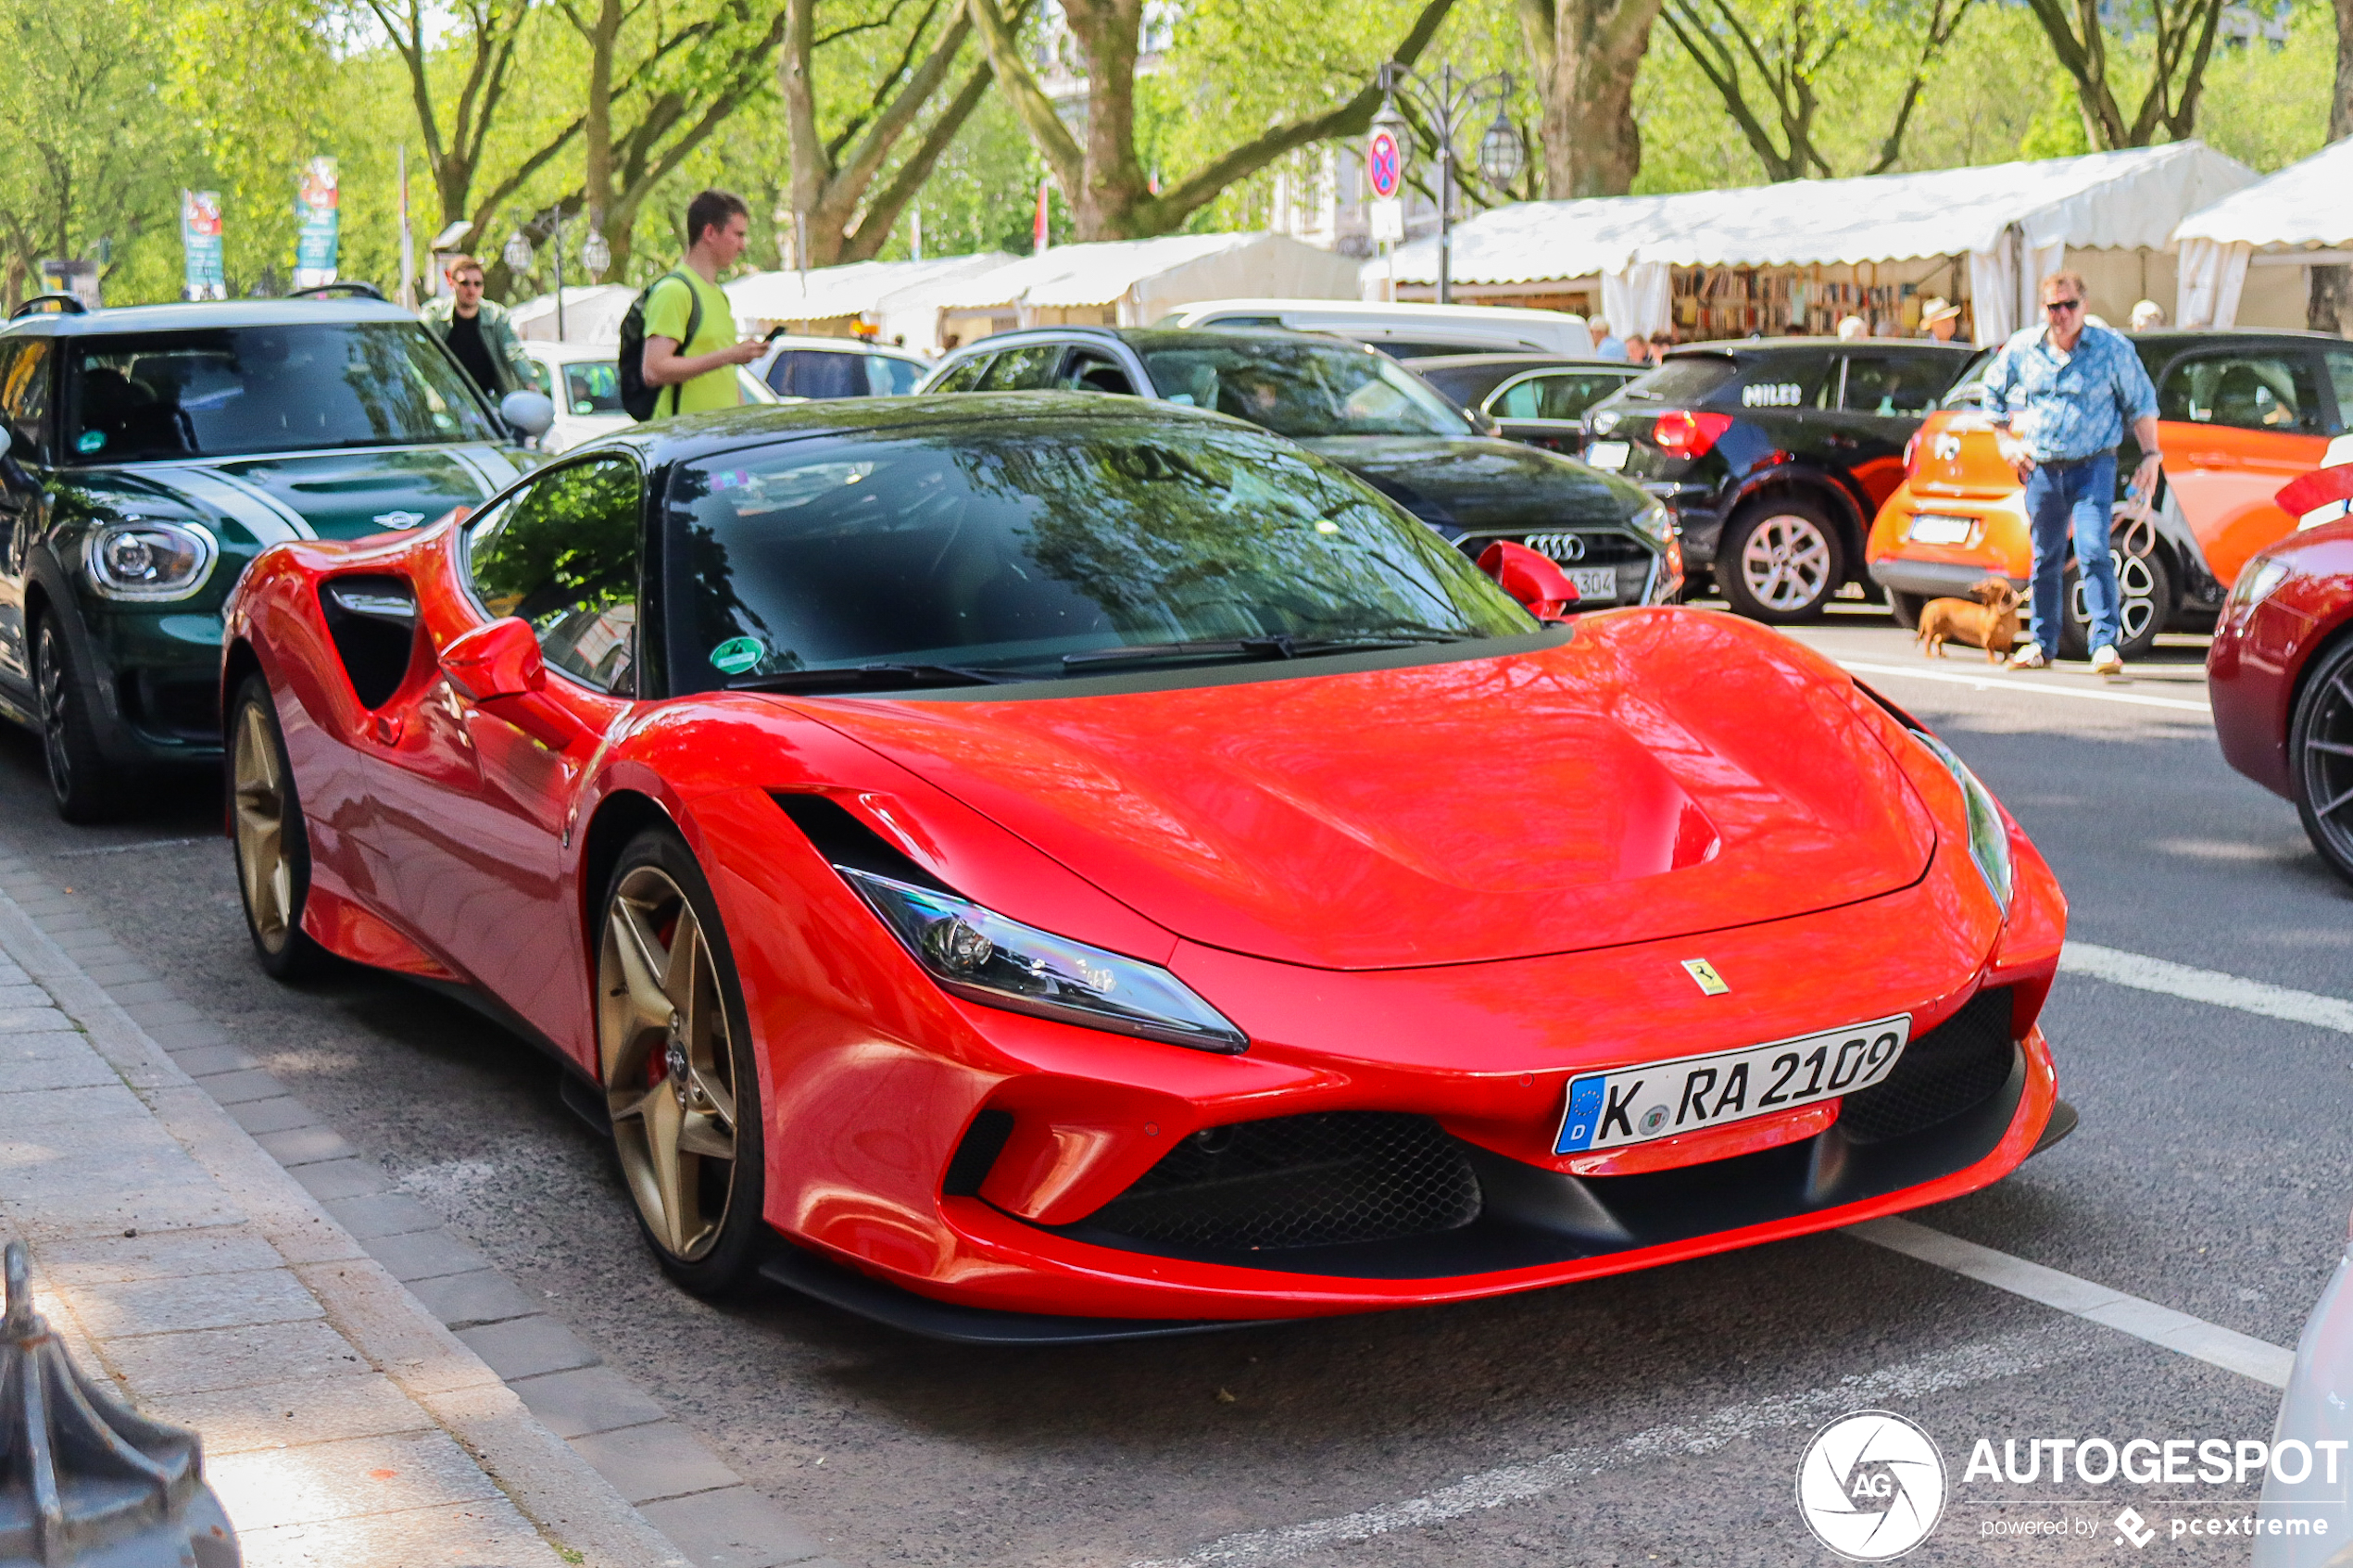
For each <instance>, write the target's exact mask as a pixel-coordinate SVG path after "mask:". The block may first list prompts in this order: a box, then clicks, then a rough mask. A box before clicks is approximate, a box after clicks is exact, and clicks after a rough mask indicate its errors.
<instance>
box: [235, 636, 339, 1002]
mask: <svg viewBox="0 0 2353 1568" xmlns="http://www.w3.org/2000/svg"><path fill="white" fill-rule="evenodd" d="M230 713H231V715H232V717H231V719H230V722H229V810H230V822H231V831H232V832H233V834H234V836H235V839H236V845H237V895H238V897H239V898H241V899H242V900H243V901H244V903H245V935H247V936H249V937H251V938H252V939H253V952H254V957H255V958H257V959H258V960H260V961H261V968H262V972H264V973H266V974H268V975H269V976H270V978H271V979H272V980H298V979H301V978H302V977H303V976H305V975H307V974H313V973H316V972H318V971H319V970H320V969H321V968H322V967H324V965H325V963H326V959H327V953H326V949H325V948H323V947H320V946H319V944H318V943H316V942H314V941H312V940H311V939H310V937H309V936H308V935H307V934H305V933H304V931H303V929H302V910H303V906H304V905H306V904H307V903H308V902H309V900H310V830H309V827H308V824H307V823H306V822H305V821H304V819H303V815H302V797H301V796H300V794H299V793H298V792H297V791H296V788H295V776H294V768H293V766H292V764H290V763H289V762H288V761H287V760H286V741H285V735H284V734H283V732H282V731H281V730H280V729H279V727H278V708H277V704H276V703H275V702H274V701H272V700H271V696H270V685H269V683H268V682H266V681H264V680H263V679H262V678H261V677H260V676H259V675H248V676H246V677H245V681H244V683H243V684H241V685H239V686H238V687H237V696H236V701H235V704H234V705H233V707H232V708H231V709H230Z"/></svg>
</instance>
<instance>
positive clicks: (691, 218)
mask: <svg viewBox="0 0 2353 1568" xmlns="http://www.w3.org/2000/svg"><path fill="white" fill-rule="evenodd" d="M750 231H751V210H750V208H749V207H745V206H744V202H743V198H742V197H741V196H737V195H734V194H730V193H728V192H725V191H705V192H704V193H703V194H700V195H698V196H697V197H696V198H695V199H694V200H693V201H691V202H688V203H687V204H686V240H687V244H686V257H685V260H684V262H683V264H682V265H681V266H680V267H679V269H678V271H677V273H675V274H673V275H671V276H668V277H665V278H663V279H661V281H659V282H656V283H655V284H654V287H653V293H652V294H651V295H649V296H648V298H647V300H646V358H645V362H644V370H645V377H646V384H647V385H648V386H653V387H662V388H665V389H671V390H667V391H666V392H665V395H663V397H662V398H661V401H660V402H659V403H657V404H655V405H654V415H655V417H656V418H657V419H659V418H661V417H662V416H664V415H668V414H692V413H697V412H699V411H700V410H702V409H705V408H734V407H735V406H736V404H737V403H739V402H741V401H742V400H743V399H742V398H741V397H739V396H738V395H736V366H738V365H749V364H750V363H751V362H752V361H753V360H754V359H757V358H760V355H761V349H762V347H763V346H764V345H761V343H759V342H757V341H754V342H751V343H737V342H736V315H735V307H734V306H732V305H730V304H729V303H728V301H727V296H726V295H724V294H722V293H720V292H719V274H720V273H721V272H722V271H724V270H726V269H727V268H729V267H732V266H734V265H735V264H736V257H739V256H741V255H742V254H743V253H744V245H745V244H746V242H747V241H748V240H749V238H750ZM689 288H692V289H693V291H694V293H693V294H692V295H689V294H688V293H687V290H688V289H689ZM698 298H699V299H700V301H701V302H702V320H700V321H695V320H694V315H695V309H694V307H695V301H696V300H697V299H698ZM690 322H691V323H692V324H693V328H694V331H693V334H692V337H693V341H691V342H689V341H687V339H688V332H687V327H688V324H689V323H690Z"/></svg>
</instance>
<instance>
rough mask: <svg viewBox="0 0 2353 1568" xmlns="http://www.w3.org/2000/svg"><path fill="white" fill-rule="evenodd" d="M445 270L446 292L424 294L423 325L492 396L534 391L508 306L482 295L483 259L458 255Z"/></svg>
mask: <svg viewBox="0 0 2353 1568" xmlns="http://www.w3.org/2000/svg"><path fill="white" fill-rule="evenodd" d="M447 277H448V279H449V292H448V293H447V294H445V295H436V296H435V297H434V298H433V299H430V300H427V301H426V302H425V307H424V308H423V309H422V310H421V311H419V312H418V313H417V314H418V317H419V319H420V320H422V321H423V322H424V324H425V330H426V331H428V332H432V333H433V335H434V336H435V337H437V338H439V339H440V340H441V341H442V342H444V343H446V344H447V345H449V352H450V353H452V354H454V355H456V356H457V357H458V363H459V364H460V365H463V366H464V367H465V368H466V373H467V374H468V375H470V376H472V377H473V379H474V384H475V385H476V386H479V387H481V388H482V390H483V391H484V393H485V394H486V395H488V396H489V398H490V400H491V402H493V403H496V402H497V401H498V399H500V398H501V397H504V396H505V395H507V394H509V393H510V392H535V391H537V390H538V383H537V382H536V381H535V379H534V378H533V376H532V373H531V358H530V357H529V356H528V355H526V354H524V353H523V351H522V339H521V338H519V337H517V336H516V335H515V324H514V321H513V320H511V319H510V317H509V316H508V314H507V307H505V306H503V305H500V304H498V303H497V301H495V300H488V299H484V298H483V297H482V263H481V262H479V261H476V260H475V259H474V258H473V257H471V256H461V257H458V258H457V259H456V260H455V261H452V262H451V263H450V264H449V270H448V272H447Z"/></svg>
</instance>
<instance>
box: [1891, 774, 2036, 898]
mask: <svg viewBox="0 0 2353 1568" xmlns="http://www.w3.org/2000/svg"><path fill="white" fill-rule="evenodd" d="M1912 738H1913V739H1915V740H1917V741H1919V743H1920V745H1922V746H1926V747H1927V748H1928V751H1929V754H1930V755H1931V756H1932V757H1934V758H1935V759H1937V760H1938V761H1939V762H1942V763H1944V769H1945V771H1947V772H1949V773H1951V774H1952V775H1953V782H1954V783H1956V784H1959V785H1960V786H1961V798H1962V799H1963V800H1964V801H1966V802H1967V803H1968V809H1969V859H1972V860H1974V861H1976V862H1977V869H1978V872H1979V873H1980V874H1982V876H1983V877H1984V878H1985V885H1986V886H1988V887H1990V888H1992V889H1993V890H1994V902H1995V903H1996V904H1999V905H2001V906H2002V913H2003V914H2005V915H2007V914H2008V913H2009V912H2010V892H2011V889H2012V888H2013V887H2014V886H2015V885H2016V884H2017V877H2016V868H2015V865H2014V863H2013V861H2012V859H2011V858H2010V830H2009V827H2008V825H2007V823H2005V822H2003V821H2002V809H2001V808H2000V807H1999V806H1996V805H1995V804H1994V792H1993V791H1991V790H1989V789H1987V788H1986V787H1985V786H1984V785H1983V784H1980V783H1979V782H1978V779H1977V775H1976V774H1975V773H1972V772H1970V771H1969V764H1968V763H1966V762H1964V761H1962V760H1961V759H1960V758H1959V757H1958V756H1957V754H1956V753H1955V752H1954V750H1953V748H1952V747H1951V746H1946V745H1945V744H1944V742H1943V741H1941V740H1938V739H1937V738H1936V737H1935V736H1934V735H1932V734H1929V733H1928V732H1927V731H1926V730H1914V731H1913V732H1912Z"/></svg>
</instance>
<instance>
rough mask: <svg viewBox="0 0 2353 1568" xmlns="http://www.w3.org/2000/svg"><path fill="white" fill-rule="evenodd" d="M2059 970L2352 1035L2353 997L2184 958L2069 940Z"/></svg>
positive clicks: (2060, 954) (2062, 950) (2063, 950)
mask: <svg viewBox="0 0 2353 1568" xmlns="http://www.w3.org/2000/svg"><path fill="white" fill-rule="evenodd" d="M2059 972H2061V973H2063V974H2088V975H2090V976H2091V977H2092V978H2093V979H2095V980H2105V981H2107V982H2108V984H2110V985H2130V986H2132V987H2133V989H2134V990H2137V991H2161V992H2163V993H2164V994H2165V995H2167V996H2169V997H2188V998H2189V999H2190V1000H2191V1001H2194V1002H2209V1003H2211V1004H2213V1005H2214V1006H2216V1007H2218V1008H2236V1009H2237V1010H2239V1011H2241V1012H2251V1013H2256V1014H2259V1016H2261V1017H2264V1018H2283V1019H2285V1020H2287V1021H2288V1022H2291V1023H2310V1024H2316V1025H2318V1026H2319V1027H2321V1028H2322V1029H2334V1030H2336V1031H2338V1032H2339V1033H2341V1034H2347V1035H2353V1002H2348V1001H2345V1000H2343V999H2341V998H2339V997H2323V996H2319V995H2316V994H2315V993H2313V992H2310V991H2293V990H2290V989H2289V988H2288V987H2286V986H2284V985H2271V984H2269V983H2267V982H2265V981H2261V980H2247V979H2243V978H2241V977H2240V976H2238V975H2235V974H2224V973H2223V972H2221V971H2220V970H2214V969H2193V968H2192V967H2191V966H2190V965H2188V964H2185V963H2174V962H2171V960H2166V959H2152V958H2148V957H2146V956H2145V955H2143V954H2140V953H2127V952H2124V951H2122V950H2121V949H2120V948H2116V947H2099V946H2096V945H2095V944H2093V943H2090V942H2070V943H2069V944H2068V945H2067V946H2066V947H2064V948H2062V949H2060V952H2059Z"/></svg>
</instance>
